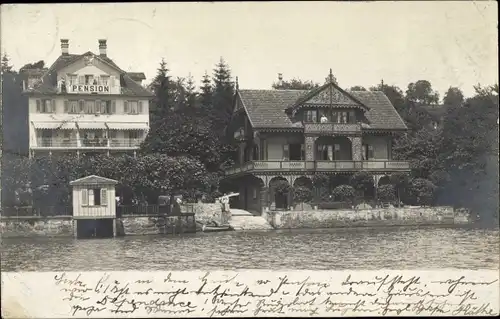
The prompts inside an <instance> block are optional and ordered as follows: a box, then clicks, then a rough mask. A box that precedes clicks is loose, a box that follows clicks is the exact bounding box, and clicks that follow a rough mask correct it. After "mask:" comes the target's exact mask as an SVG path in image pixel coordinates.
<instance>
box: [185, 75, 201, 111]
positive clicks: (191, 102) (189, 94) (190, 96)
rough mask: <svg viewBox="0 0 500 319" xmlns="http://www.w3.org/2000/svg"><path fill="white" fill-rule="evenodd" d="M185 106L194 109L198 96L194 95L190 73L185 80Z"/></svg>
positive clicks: (194, 89)
mask: <svg viewBox="0 0 500 319" xmlns="http://www.w3.org/2000/svg"><path fill="white" fill-rule="evenodd" d="M185 91H186V93H185V94H186V105H187V106H188V107H196V106H197V98H198V94H197V93H196V87H195V84H194V79H193V77H192V76H191V73H190V74H189V75H188V77H187V80H186V89H185Z"/></svg>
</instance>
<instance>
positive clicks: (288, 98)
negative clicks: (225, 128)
mask: <svg viewBox="0 0 500 319" xmlns="http://www.w3.org/2000/svg"><path fill="white" fill-rule="evenodd" d="M346 93H348V94H349V95H351V96H352V97H353V98H354V99H356V100H358V101H359V102H361V103H362V104H363V105H365V106H367V107H368V108H369V110H367V111H366V112H365V117H366V119H367V120H368V124H366V125H364V126H363V127H364V129H368V130H369V129H375V130H406V129H407V127H406V125H405V123H404V121H403V119H402V118H401V117H400V116H399V114H398V112H397V111H396V109H395V108H394V106H393V105H392V103H391V102H390V101H389V99H388V98H387V96H386V95H385V94H384V93H383V92H381V91H349V92H346ZM238 94H239V96H240V98H241V102H242V103H243V105H244V107H245V110H246V112H247V114H248V117H249V119H250V123H252V126H253V127H254V128H302V127H303V125H302V123H301V122H300V121H296V122H293V120H292V118H291V117H290V116H289V115H288V114H287V113H286V109H287V108H288V107H290V106H293V105H294V104H296V103H297V101H301V100H302V99H303V98H304V97H306V96H308V95H309V94H310V91H308V90H239V91H238Z"/></svg>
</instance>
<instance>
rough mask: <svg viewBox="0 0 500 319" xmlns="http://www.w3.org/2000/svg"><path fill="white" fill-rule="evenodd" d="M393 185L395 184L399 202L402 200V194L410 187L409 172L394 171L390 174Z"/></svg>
mask: <svg viewBox="0 0 500 319" xmlns="http://www.w3.org/2000/svg"><path fill="white" fill-rule="evenodd" d="M389 179H390V181H391V185H393V186H394V189H395V191H396V197H397V199H398V204H399V203H401V201H402V196H403V195H404V194H405V191H406V188H407V187H408V184H409V180H410V176H409V175H408V174H407V173H394V174H391V175H390V176H389Z"/></svg>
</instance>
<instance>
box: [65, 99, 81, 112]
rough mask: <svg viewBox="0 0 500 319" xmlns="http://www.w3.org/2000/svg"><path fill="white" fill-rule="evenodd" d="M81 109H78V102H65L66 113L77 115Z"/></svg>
mask: <svg viewBox="0 0 500 319" xmlns="http://www.w3.org/2000/svg"><path fill="white" fill-rule="evenodd" d="M79 111H80V110H79V107H78V101H76V100H72V101H64V113H71V114H75V113H78V112H79Z"/></svg>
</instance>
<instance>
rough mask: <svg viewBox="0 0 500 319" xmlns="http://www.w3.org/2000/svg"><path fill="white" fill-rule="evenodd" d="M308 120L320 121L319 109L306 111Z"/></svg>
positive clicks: (310, 121)
mask: <svg viewBox="0 0 500 319" xmlns="http://www.w3.org/2000/svg"><path fill="white" fill-rule="evenodd" d="M306 122H309V123H316V122H318V111H317V110H307V111H306Z"/></svg>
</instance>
